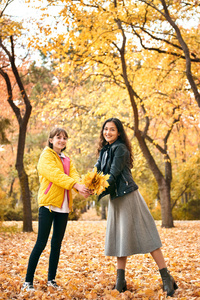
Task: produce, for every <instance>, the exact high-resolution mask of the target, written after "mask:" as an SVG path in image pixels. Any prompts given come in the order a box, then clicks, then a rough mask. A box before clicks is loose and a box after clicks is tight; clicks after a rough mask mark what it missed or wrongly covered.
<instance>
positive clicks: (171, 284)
mask: <svg viewBox="0 0 200 300" xmlns="http://www.w3.org/2000/svg"><path fill="white" fill-rule="evenodd" d="M159 272H160V275H161V278H162V282H163V291H164V292H167V296H173V294H174V292H175V290H176V289H177V288H178V285H177V284H176V282H175V280H174V278H173V277H172V275H170V274H169V271H168V270H167V268H163V269H161V270H159Z"/></svg>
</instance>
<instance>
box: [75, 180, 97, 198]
mask: <svg viewBox="0 0 200 300" xmlns="http://www.w3.org/2000/svg"><path fill="white" fill-rule="evenodd" d="M73 187H74V188H75V189H77V190H78V192H79V194H80V195H82V196H83V197H84V198H87V197H89V196H90V195H93V194H94V192H93V190H90V189H88V188H87V187H86V186H85V184H81V183H75V185H74V186H73Z"/></svg>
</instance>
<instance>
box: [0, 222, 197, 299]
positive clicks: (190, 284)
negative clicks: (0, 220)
mask: <svg viewBox="0 0 200 300" xmlns="http://www.w3.org/2000/svg"><path fill="white" fill-rule="evenodd" d="M156 224H157V228H158V231H159V233H160V236H161V239H162V242H163V248H162V249H163V253H164V256H165V259H166V262H167V265H168V268H169V270H170V271H171V274H172V275H173V276H174V278H175V279H176V281H177V284H178V286H179V289H178V290H176V292H175V296H174V297H173V299H181V300H193V299H200V255H199V253H200V221H188V222H175V227H174V228H171V229H165V228H161V226H160V222H156ZM34 231H35V232H34V233H22V232H17V233H9V232H1V233H0V299H6V300H7V299H19V300H20V299H32V300H34V299H41V300H47V299H56V300H59V299H74V300H75V299H77V300H78V299H92V300H94V299H105V300H113V299H123V300H128V299H142V300H164V299H166V294H165V293H164V292H163V291H162V282H161V278H160V275H159V272H158V269H157V266H156V264H155V262H154V261H153V259H152V258H151V255H150V254H145V255H134V256H131V257H129V258H128V262H127V269H126V280H127V287H128V290H127V291H126V292H125V293H121V294H119V293H118V291H116V290H114V289H113V286H114V284H115V279H116V260H115V258H114V257H105V256H104V239H105V232H106V221H69V223H68V227H67V231H66V234H65V238H64V240H63V245H62V249H61V256H60V262H59V267H58V272H57V277H56V281H57V283H58V284H59V285H60V287H61V288H62V290H59V291H58V290H54V289H53V288H51V287H48V288H47V286H46V278H47V270H48V258H49V251H50V240H49V242H48V244H47V247H46V249H45V250H44V252H43V254H42V256H41V257H40V261H39V264H38V266H37V269H36V274H35V280H34V287H35V289H36V291H35V292H29V293H24V292H21V286H22V284H23V281H24V278H25V273H26V267H27V262H28V258H29V255H30V252H31V250H32V248H33V246H34V244H35V241H36V236H37V235H36V232H37V222H34ZM167 299H170V297H168V298H167Z"/></svg>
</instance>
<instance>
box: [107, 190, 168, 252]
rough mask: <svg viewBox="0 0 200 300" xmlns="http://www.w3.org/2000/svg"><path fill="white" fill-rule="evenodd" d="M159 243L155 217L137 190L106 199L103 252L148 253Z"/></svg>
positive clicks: (157, 246) (159, 244) (158, 245)
mask: <svg viewBox="0 0 200 300" xmlns="http://www.w3.org/2000/svg"><path fill="white" fill-rule="evenodd" d="M161 246H162V243H161V240H160V236H159V234H158V230H157V228H156V224H155V221H154V219H153V217H152V215H151V213H150V211H149V209H148V206H147V204H146V202H145V201H144V199H143V197H142V196H141V194H140V192H139V190H136V191H134V192H132V193H130V194H127V195H125V196H123V197H118V198H116V199H114V200H109V204H108V218H107V228H106V240H105V255H106V256H117V257H123V256H130V255H133V254H140V253H143V254H144V253H150V252H152V251H154V250H156V249H158V248H160V247H161Z"/></svg>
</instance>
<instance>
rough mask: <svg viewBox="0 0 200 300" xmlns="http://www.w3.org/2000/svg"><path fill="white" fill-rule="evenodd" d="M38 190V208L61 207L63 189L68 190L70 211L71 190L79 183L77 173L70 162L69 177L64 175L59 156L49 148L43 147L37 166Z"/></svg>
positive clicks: (71, 203)
mask: <svg viewBox="0 0 200 300" xmlns="http://www.w3.org/2000/svg"><path fill="white" fill-rule="evenodd" d="M37 169H38V174H39V181H40V188H39V192H38V203H39V206H47V205H54V206H57V207H61V206H62V203H63V200H64V192H65V189H66V190H69V193H68V195H69V199H68V201H69V209H70V210H71V209H72V205H73V199H72V192H71V189H72V188H73V185H74V184H75V183H77V182H79V181H80V177H79V174H78V172H77V171H76V168H75V166H74V165H73V162H72V161H71V160H70V170H69V176H68V175H67V174H65V173H64V168H63V164H62V161H61V158H60V157H59V155H58V154H57V153H56V152H55V151H54V150H53V149H51V148H49V147H45V148H44V150H43V151H42V153H41V155H40V158H39V161H38V165H37Z"/></svg>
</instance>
